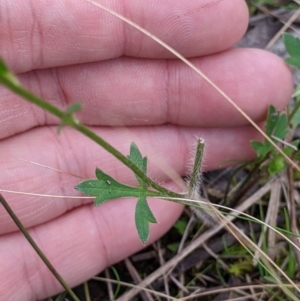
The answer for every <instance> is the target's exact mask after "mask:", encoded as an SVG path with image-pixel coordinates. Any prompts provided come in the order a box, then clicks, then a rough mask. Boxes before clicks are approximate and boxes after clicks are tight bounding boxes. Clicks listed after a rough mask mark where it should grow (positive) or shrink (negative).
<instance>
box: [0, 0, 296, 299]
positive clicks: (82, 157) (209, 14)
mask: <svg viewBox="0 0 300 301" xmlns="http://www.w3.org/2000/svg"><path fill="white" fill-rule="evenodd" d="M123 3H124V2H122V1H114V2H113V4H112V2H111V7H112V8H113V9H115V10H117V11H119V12H121V13H122V14H124V15H125V16H127V17H128V18H130V19H132V20H134V21H135V22H136V23H138V24H140V25H141V26H143V27H145V28H146V29H148V30H149V31H150V32H152V33H153V34H155V35H157V36H158V37H159V38H161V39H162V40H164V41H166V42H167V43H168V44H169V45H171V46H172V47H174V48H175V49H176V50H178V51H179V52H180V53H181V54H183V55H184V56H185V57H188V58H192V59H191V61H192V62H193V63H194V64H195V65H196V66H198V67H199V68H200V69H201V70H202V71H203V72H204V73H205V74H207V75H208V76H209V77H210V78H211V79H212V80H213V81H214V82H215V83H216V84H217V85H218V86H220V87H221V88H222V89H223V90H224V91H225V92H226V93H227V94H228V95H229V96H231V98H232V99H233V100H234V101H235V102H236V103H237V104H238V105H239V106H240V107H241V108H242V109H243V110H244V111H246V112H247V113H248V114H249V115H250V117H252V118H253V119H254V120H255V121H257V122H261V121H263V119H264V118H265V116H266V111H267V107H268V105H269V104H270V103H272V104H273V105H274V106H275V107H276V108H278V109H281V108H283V107H284V106H285V105H286V104H287V102H288V101H289V97H290V94H291V92H292V78H291V74H290V72H289V70H288V68H287V67H286V66H285V64H284V63H283V62H282V61H281V59H279V58H277V57H276V56H274V55H272V54H269V53H266V52H264V51H261V50H255V49H231V47H232V46H233V45H234V44H235V43H236V42H237V41H238V39H239V38H240V37H241V36H242V35H243V33H244V31H245V30H246V27H247V21H248V20H247V18H248V11H247V7H246V5H245V3H244V1H217V2H216V3H215V5H212V6H210V5H208V6H205V3H211V2H210V1H209V0H205V1H204V0H201V1H193V0H186V1H183V2H178V1H175V0H168V1H163V2H161V3H159V4H156V5H150V4H153V2H140V1H131V2H130V4H129V2H126V5H128V6H126V7H125V6H124V4H123ZM0 12H6V13H5V14H4V13H1V18H0V25H1V26H0V28H1V44H0V53H1V56H3V57H4V59H5V60H6V62H7V63H8V65H9V67H10V68H11V69H12V70H13V71H14V72H16V73H18V77H19V79H20V81H21V83H22V84H23V85H24V86H25V87H27V88H28V89H30V90H32V91H34V92H35V93H36V94H38V95H41V96H42V97H44V98H45V99H47V100H49V101H51V102H52V103H54V104H56V105H60V106H63V107H66V106H68V105H69V104H70V103H72V102H74V101H78V100H80V101H81V102H82V103H83V104H84V109H83V111H82V112H80V113H79V114H78V117H79V119H80V120H81V121H82V122H84V123H85V124H87V125H89V126H92V128H93V129H94V130H95V131H96V132H97V133H98V134H99V135H100V136H101V137H103V138H104V139H106V140H107V141H108V142H109V143H111V144H112V145H114V146H115V147H116V148H117V149H119V150H120V151H121V152H122V153H123V154H128V152H129V145H130V142H131V141H135V142H136V143H137V145H138V146H139V148H140V149H141V152H142V154H143V156H148V159H149V174H150V176H151V177H152V178H154V179H156V180H159V181H160V182H161V183H164V184H165V185H167V186H168V187H172V185H173V184H172V183H171V181H170V180H169V178H168V176H167V175H166V174H165V170H166V169H168V168H169V167H170V166H171V167H172V168H173V169H174V170H175V171H176V172H177V173H178V174H179V175H185V174H186V172H187V170H186V166H187V162H188V161H189V158H188V154H189V151H190V148H191V146H192V145H193V143H194V142H195V136H198V137H203V138H204V139H205V141H206V144H207V147H206V156H205V169H206V170H210V169H215V168H217V167H218V166H219V164H220V162H222V161H223V160H225V159H233V158H234V159H238V160H246V159H249V158H251V157H252V156H253V155H254V153H253V151H252V150H251V147H250V144H249V140H253V139H259V137H260V136H259V135H258V134H257V133H256V131H255V130H254V129H253V128H252V127H250V126H249V125H248V124H247V122H246V121H245V119H244V118H243V117H242V116H241V115H240V114H239V113H238V112H237V111H236V110H235V109H233V108H232V107H231V105H229V104H228V103H227V102H226V101H225V100H224V99H223V98H222V97H221V96H220V95H219V94H218V93H217V92H216V91H215V90H214V89H213V88H211V87H210V86H209V85H208V84H207V83H206V82H205V81H204V80H203V79H201V78H199V77H198V76H197V75H195V73H194V72H192V71H191V70H190V69H189V68H187V67H186V66H185V65H184V64H183V63H181V62H179V61H178V60H174V59H173V60H166V59H167V58H172V55H170V54H169V53H168V52H167V51H166V50H163V49H162V48H161V46H159V45H157V44H156V43H155V42H153V41H151V40H150V39H149V38H147V37H145V36H144V35H143V34H141V33H139V32H137V31H136V30H135V29H133V28H131V27H130V26H128V25H126V24H124V23H123V22H121V21H119V20H118V19H116V18H115V17H113V16H111V15H109V14H108V13H105V12H103V11H102V10H100V9H97V8H95V7H94V6H92V5H91V4H89V3H86V2H85V1H84V0H82V1H76V3H74V4H70V3H69V2H67V1H50V2H49V3H48V2H46V1H36V2H28V3H27V2H26V1H25V2H23V5H22V6H21V5H19V6H17V5H14V4H13V2H12V1H9V0H4V1H1V3H0ZM0 99H1V102H0V138H1V157H0V166H1V170H2V174H1V175H2V176H1V181H0V188H2V189H10V190H15V191H26V192H33V193H43V194H53V195H66V196H68V195H79V194H78V193H76V192H75V191H74V186H75V185H76V184H77V183H78V182H79V180H78V179H77V178H74V177H71V176H69V175H65V174H62V173H58V172H55V171H52V170H48V169H44V168H42V167H40V166H37V165H33V164H30V163H29V162H24V161H21V160H18V159H17V158H23V159H26V160H31V161H35V162H38V163H41V164H44V165H47V166H51V167H54V168H57V169H60V170H62V171H67V172H70V173H73V174H77V175H80V176H82V177H84V178H91V177H94V170H95V167H96V166H98V167H99V168H101V169H102V170H104V171H105V172H107V173H108V174H110V175H112V176H113V177H115V178H117V179H118V180H119V181H121V182H125V183H128V184H132V185H134V184H136V182H135V180H134V177H133V175H132V173H131V172H130V171H129V170H128V169H127V168H126V167H124V166H122V165H121V164H120V163H119V162H117V161H116V160H115V159H114V158H113V157H112V156H111V155H109V154H107V153H106V152H105V151H104V150H102V149H100V148H99V146H97V145H95V144H94V143H93V142H91V141H88V140H87V139H86V138H85V137H83V136H82V135H81V134H78V133H77V132H75V131H74V130H72V129H68V128H64V129H63V131H62V133H61V134H60V135H59V136H58V135H57V134H56V129H57V125H58V120H57V119H55V118H54V117H51V116H49V115H47V114H45V113H44V112H43V111H41V110H40V109H37V108H36V107H33V106H32V105H30V104H28V103H26V102H25V101H24V100H20V99H19V98H18V97H16V96H15V95H13V94H12V93H10V92H8V91H7V90H6V89H4V88H3V87H0ZM114 126H125V127H126V128H120V127H119V128H118V127H114ZM3 195H4V196H5V198H6V199H7V201H8V202H9V203H10V204H11V206H12V207H13V209H14V211H15V213H16V214H17V215H18V217H19V218H20V219H21V221H22V222H23V223H24V224H25V226H26V227H27V228H28V229H29V232H30V234H31V235H32V236H33V238H34V240H35V241H36V242H37V244H38V245H39V246H40V247H41V249H42V250H43V251H44V252H45V254H46V256H47V257H48V258H49V259H50V261H51V262H52V263H53V265H54V266H55V267H56V268H57V269H58V271H59V273H60V274H61V275H62V276H63V278H64V279H65V280H66V281H67V283H68V284H69V285H70V286H74V285H76V284H79V283H81V282H83V281H84V280H86V279H88V278H90V277H91V276H93V275H95V274H96V273H98V272H99V271H101V270H103V269H104V268H105V267H106V266H108V265H111V264H113V263H115V262H118V261H120V260H121V259H123V258H125V257H127V256H129V255H130V254H132V253H134V252H136V251H138V250H139V249H141V248H142V247H143V245H142V244H141V242H140V241H139V239H138V236H137V233H136V230H135V226H134V218H133V216H134V207H135V203H136V200H128V199H122V200H117V201H111V202H108V203H105V204H103V205H101V206H100V207H99V208H94V206H93V204H92V203H91V201H86V200H84V199H79V200H75V201H74V200H73V199H70V198H65V199H54V198H41V197H34V196H26V195H12V194H7V193H3ZM150 206H151V208H152V209H153V212H154V214H155V216H156V218H157V220H158V222H159V224H156V225H151V232H150V241H149V243H151V242H153V241H154V240H156V239H157V238H158V237H160V236H161V235H163V234H164V233H165V232H166V231H167V230H168V229H169V228H170V227H171V226H172V224H173V223H174V221H175V220H176V219H177V218H178V216H179V215H180V213H181V211H182V207H181V206H179V205H176V204H173V203H170V202H166V201H161V200H152V201H151V202H150ZM0 235H1V236H0V258H1V264H0V283H1V286H0V300H1V301H2V300H5V301H7V300H14V301H18V300H22V301H23V300H36V299H41V298H45V297H46V296H50V295H53V294H55V293H57V292H59V291H60V290H61V286H60V285H59V284H58V283H57V281H56V280H53V276H52V275H51V274H50V272H49V271H48V269H47V268H46V267H45V266H44V264H43V262H42V261H41V260H40V259H39V258H38V256H37V255H36V254H35V252H34V251H33V250H32V248H31V247H30V245H29V244H28V242H27V241H26V240H25V238H24V237H23V236H22V234H20V233H19V232H18V231H17V229H16V226H15V225H14V223H13V222H12V221H11V219H10V218H9V217H8V215H7V213H6V212H5V211H4V209H3V208H0Z"/></svg>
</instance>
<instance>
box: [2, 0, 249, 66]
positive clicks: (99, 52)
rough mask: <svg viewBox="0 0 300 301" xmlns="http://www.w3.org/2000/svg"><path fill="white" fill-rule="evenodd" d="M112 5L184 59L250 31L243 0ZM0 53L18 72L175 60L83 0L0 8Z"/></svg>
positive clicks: (225, 45) (117, 2)
mask: <svg viewBox="0 0 300 301" xmlns="http://www.w3.org/2000/svg"><path fill="white" fill-rule="evenodd" d="M153 4H154V3H153V2H149V1H135V0H131V1H126V2H124V1H121V0H115V1H109V2H106V4H105V5H107V6H109V7H110V8H111V9H113V10H116V11H117V12H119V13H121V14H122V15H124V16H125V17H128V18H129V19H131V20H133V21H134V22H136V23H138V24H140V25H141V26H142V27H144V28H146V29H147V30H149V31H150V32H152V33H153V34H154V35H156V36H158V37H159V38H161V39H163V40H164V41H165V42H166V43H168V44H169V45H170V46H172V47H174V48H175V49H176V50H178V51H179V52H180V53H182V54H183V55H185V56H188V57H192V56H199V55H203V54H207V53H212V52H218V51H221V50H224V49H227V48H229V47H230V46H232V45H233V44H235V43H236V42H237V41H238V40H239V39H240V38H241V36H242V35H243V34H244V32H245V30H246V28H247V25H248V24H247V21H248V10H247V6H246V4H245V2H244V1H242V0H238V1H234V2H231V1H229V2H228V1H210V0H200V1H199V0H197V1H196V0H186V1H179V2H178V1H176V0H166V1H163V2H161V3H159V4H158V5H153ZM0 13H1V18H0V28H1V29H2V32H1V44H0V53H1V55H2V56H3V57H4V59H5V60H6V61H7V62H8V65H9V66H10V67H11V68H12V69H13V70H14V72H26V71H29V70H33V69H41V68H48V67H57V66H64V65H71V64H79V63H87V62H94V61H98V60H107V59H111V58H116V57H120V56H123V55H126V56H137V57H149V58H156V57H172V55H171V54H170V53H169V52H168V51H166V50H164V49H163V48H162V47H161V46H159V45H158V44H157V43H156V42H153V41H152V40H151V39H150V38H148V37H146V36H145V35H144V34H142V33H139V32H138V31H137V30H136V29H134V28H132V27H131V26H129V25H126V24H125V23H124V22H123V21H120V20H119V19H117V18H116V17H114V16H112V15H110V14H109V13H107V12H104V11H103V10H101V9H99V8H97V7H95V6H94V5H92V4H91V3H88V2H86V1H84V0H81V1H77V2H76V3H71V5H70V2H69V1H67V0H64V1H52V2H51V3H50V4H49V2H48V1H35V2H32V1H25V2H24V3H23V5H13V4H12V2H11V1H10V0H5V1H1V3H0Z"/></svg>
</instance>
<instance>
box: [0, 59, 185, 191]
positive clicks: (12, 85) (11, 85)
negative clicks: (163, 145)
mask: <svg viewBox="0 0 300 301" xmlns="http://www.w3.org/2000/svg"><path fill="white" fill-rule="evenodd" d="M0 63H1V60H0ZM12 79H14V80H12ZM0 83H2V84H3V85H4V86H6V87H7V88H8V89H9V90H11V91H13V92H14V93H16V94H18V95H19V96H21V97H22V98H24V99H26V100H27V101H29V102H31V103H33V104H35V105H37V106H38V107H40V108H42V109H43V110H45V111H47V112H49V113H51V114H53V115H55V116H57V117H58V118H60V119H61V121H62V123H63V124H64V125H68V126H70V127H73V128H75V129H77V130H78V131H79V132H81V133H82V134H84V135H85V136H87V137H89V138H90V139H91V140H93V141H94V142H96V143H97V144H98V145H100V146H101V147H103V148H104V149H105V150H106V151H108V152H109V153H111V154H112V155H113V156H115V157H116V158H117V159H118V160H119V161H121V162H122V163H123V164H124V165H126V166H127V167H128V168H130V169H131V170H132V171H133V172H134V173H135V174H136V175H137V176H139V177H140V178H141V179H142V180H143V182H145V183H146V184H147V185H148V186H150V187H152V188H154V189H156V190H157V191H159V192H161V193H162V194H163V195H168V196H170V197H181V195H180V194H178V193H175V192H173V191H171V190H168V189H166V188H164V187H162V186H160V185H159V184H157V183H156V182H154V181H152V180H151V179H150V178H149V177H147V175H145V174H144V173H143V172H142V171H141V170H140V169H139V168H138V167H137V166H136V165H135V164H134V163H132V162H131V161H130V160H129V159H128V158H127V157H126V156H124V155H123V154H122V153H120V152H119V151H118V150H117V149H115V148H114V147H113V146H112V145H110V144H109V143H107V142H106V141H105V140H103V139H102V138H101V137H100V136H98V135H96V134H95V133H94V132H93V131H91V130H90V129H89V128H88V127H86V126H84V125H83V124H82V123H80V122H79V121H78V120H76V119H75V118H74V117H73V116H72V115H71V114H70V113H68V111H67V112H64V111H62V110H60V109H59V108H57V107H55V106H54V105H52V104H50V103H48V102H47V101H45V100H44V99H42V98H40V97H38V96H36V95H34V94H33V93H31V92H30V91H28V90H26V89H25V88H23V87H22V86H21V85H19V84H18V82H17V79H15V78H14V77H13V75H12V74H11V73H8V71H6V74H4V75H3V74H2V72H0Z"/></svg>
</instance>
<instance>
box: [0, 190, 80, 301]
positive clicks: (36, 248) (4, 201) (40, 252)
mask: <svg viewBox="0 0 300 301" xmlns="http://www.w3.org/2000/svg"><path fill="white" fill-rule="evenodd" d="M0 203H1V204H2V205H3V207H4V208H5V210H6V211H7V213H8V214H9V215H10V217H11V218H12V220H13V221H14V222H15V224H16V225H17V227H18V228H19V229H20V231H21V232H22V233H23V235H24V236H25V238H26V239H27V241H28V242H29V243H30V244H31V246H32V247H33V249H34V250H35V251H36V253H37V254H38V255H39V257H40V258H41V259H42V261H43V262H44V263H45V265H46V266H47V267H48V269H49V270H50V272H51V273H52V274H53V276H54V277H55V278H56V279H57V281H58V282H59V283H60V284H61V285H62V287H63V288H64V289H65V290H66V291H67V292H68V294H69V295H70V296H71V297H72V298H73V300H74V301H80V300H79V298H78V297H77V296H76V295H75V293H74V292H73V291H72V290H71V288H70V287H69V286H68V284H67V283H66V282H65V281H64V279H63V278H62V277H61V276H60V275H59V273H58V272H57V271H56V269H55V268H54V266H53V265H52V264H51V262H50V261H49V260H48V258H47V257H46V256H45V254H44V253H43V252H42V250H41V249H40V248H39V247H38V245H37V244H36V243H35V241H34V240H33V238H32V237H31V236H30V234H29V233H28V231H27V230H26V228H25V227H24V225H23V224H22V223H21V221H20V220H19V218H18V217H17V216H16V215H15V213H14V212H13V210H12V209H11V207H10V206H9V205H8V203H7V202H6V200H5V199H4V197H3V196H2V194H1V193H0Z"/></svg>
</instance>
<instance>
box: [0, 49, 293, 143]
mask: <svg viewBox="0 0 300 301" xmlns="http://www.w3.org/2000/svg"><path fill="white" fill-rule="evenodd" d="M192 61H193V62H194V63H195V64H196V65H197V66H198V67H200V69H201V70H202V71H203V72H204V73H205V74H206V75H207V76H208V77H209V78H210V79H211V80H212V81H213V82H214V83H215V84H216V85H218V86H219V87H220V88H221V89H222V90H223V91H225V92H226V93H227V94H228V95H229V96H230V97H231V98H232V100H233V101H235V103H236V104H237V105H239V106H240V108H241V109H242V110H244V111H245V112H246V113H247V114H248V115H249V116H250V117H251V118H252V119H254V120H255V121H261V120H263V119H264V118H265V117H266V112H267V108H268V106H269V105H270V104H273V105H274V106H275V107H277V108H278V109H282V108H284V107H285V106H286V104H287V103H288V101H289V99H290V96H291V94H292V89H293V81H292V75H291V73H290V70H289V69H288V67H287V66H286V65H285V64H284V62H283V61H282V60H281V59H280V58H278V57H277V56H275V55H272V54H270V53H267V52H265V51H261V50H255V49H234V50H231V51H227V52H223V53H220V54H216V55H212V56H209V57H205V58H200V59H199V58H198V59H193V60H192ZM20 79H21V81H22V82H23V84H24V85H25V86H26V87H28V88H29V89H30V90H33V91H34V92H35V93H36V94H38V95H42V96H43V97H44V98H45V99H48V100H49V101H51V102H52V103H54V104H56V105H58V106H59V107H66V106H68V105H70V104H71V103H72V102H74V101H76V100H78V99H79V100H80V101H81V102H82V103H83V105H84V109H83V110H82V112H81V113H80V114H79V115H78V116H79V118H80V119H81V120H82V122H84V123H87V124H89V125H109V126H124V125H126V126H129V125H153V124H154V125H157V124H164V123H173V124H178V125H186V126H206V127H209V126H214V127H222V126H236V125H244V124H246V123H247V121H246V119H245V118H244V117H243V116H242V115H241V114H240V113H239V112H238V111H237V110H236V109H234V108H233V107H232V105H230V104H229V103H228V102H227V101H226V100H225V99H224V98H223V97H222V96H221V95H220V94H219V93H218V92H217V91H216V90H215V89H214V88H212V87H211V86H210V85H209V84H207V83H206V82H205V81H204V79H202V78H201V77H200V76H198V75H197V74H195V73H194V72H193V71H191V70H190V69H189V68H187V67H186V66H185V65H184V64H182V63H180V62H177V61H174V60H172V61H161V60H157V61H153V60H148V61H147V60H146V61H145V60H135V59H121V60H113V61H109V62H104V63H99V64H89V65H83V66H73V67H67V68H62V69H57V70H54V69H51V70H47V71H46V70H41V71H35V72H31V73H28V74H26V75H24V76H20ZM0 91H1V92H0V98H1V99H3V101H2V103H1V104H0V137H1V138H5V137H8V136H10V135H13V134H16V133H19V132H22V131H25V130H27V129H29V128H32V127H36V126H40V125H52V124H58V120H57V119H55V118H54V117H49V115H45V113H44V112H42V111H41V110H40V109H37V108H36V107H34V106H32V105H30V104H28V103H26V102H24V101H22V100H20V99H19V98H17V97H16V96H15V95H14V94H12V93H9V92H7V90H4V89H2V90H0Z"/></svg>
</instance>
